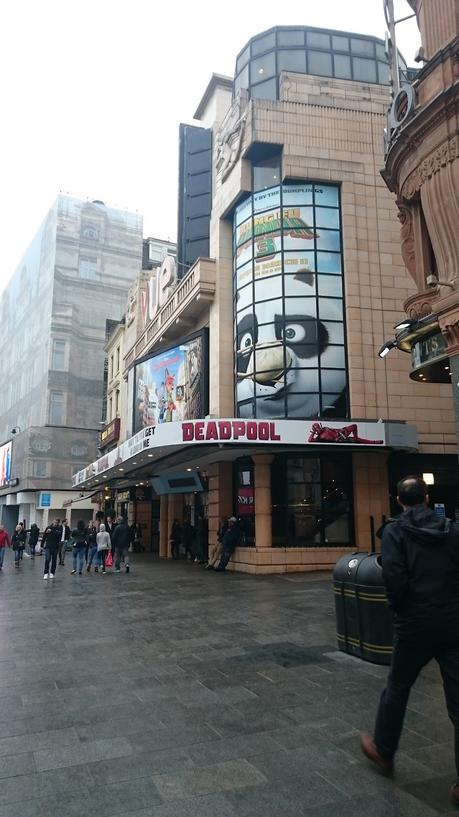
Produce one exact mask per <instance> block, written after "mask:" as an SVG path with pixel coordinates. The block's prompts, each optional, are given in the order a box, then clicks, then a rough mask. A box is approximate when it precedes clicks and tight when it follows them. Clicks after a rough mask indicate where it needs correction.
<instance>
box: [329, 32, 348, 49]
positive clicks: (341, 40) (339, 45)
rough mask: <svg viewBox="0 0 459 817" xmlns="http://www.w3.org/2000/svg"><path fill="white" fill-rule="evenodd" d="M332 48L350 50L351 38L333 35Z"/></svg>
mask: <svg viewBox="0 0 459 817" xmlns="http://www.w3.org/2000/svg"><path fill="white" fill-rule="evenodd" d="M332 48H334V49H335V50H336V51H349V40H348V38H347V37H337V36H336V35H335V34H333V36H332Z"/></svg>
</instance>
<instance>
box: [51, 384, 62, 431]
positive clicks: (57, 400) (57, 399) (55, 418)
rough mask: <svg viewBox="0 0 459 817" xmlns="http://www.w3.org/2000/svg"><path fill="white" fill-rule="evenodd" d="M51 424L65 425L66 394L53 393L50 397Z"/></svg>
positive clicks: (60, 392)
mask: <svg viewBox="0 0 459 817" xmlns="http://www.w3.org/2000/svg"><path fill="white" fill-rule="evenodd" d="M49 422H50V425H52V426H61V425H63V423H64V392H62V391H52V392H51V393H50V397H49Z"/></svg>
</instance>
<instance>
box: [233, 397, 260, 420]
mask: <svg viewBox="0 0 459 817" xmlns="http://www.w3.org/2000/svg"><path fill="white" fill-rule="evenodd" d="M255 412H256V409H255V401H254V400H241V401H240V402H238V404H237V416H238V417H256V416H257V415H256V413H255Z"/></svg>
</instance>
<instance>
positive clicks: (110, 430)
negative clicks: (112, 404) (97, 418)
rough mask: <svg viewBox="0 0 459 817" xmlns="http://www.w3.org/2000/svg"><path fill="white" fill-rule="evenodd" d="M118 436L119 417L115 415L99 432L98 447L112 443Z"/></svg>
mask: <svg viewBox="0 0 459 817" xmlns="http://www.w3.org/2000/svg"><path fill="white" fill-rule="evenodd" d="M119 438H120V418H119V417H115V419H114V420H112V421H111V423H108V425H106V426H105V428H103V429H102V431H101V432H100V441H99V448H105V447H106V446H107V445H110V443H114V442H116V441H117V440H119Z"/></svg>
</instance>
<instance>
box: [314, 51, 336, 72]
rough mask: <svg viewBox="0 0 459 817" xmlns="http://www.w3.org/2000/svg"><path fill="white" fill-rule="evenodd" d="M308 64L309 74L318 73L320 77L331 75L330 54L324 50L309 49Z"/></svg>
mask: <svg viewBox="0 0 459 817" xmlns="http://www.w3.org/2000/svg"><path fill="white" fill-rule="evenodd" d="M308 66H309V67H308V73H309V74H318V75H319V76H321V77H331V76H332V74H333V70H332V58H331V54H326V53H325V52H324V51H309V53H308Z"/></svg>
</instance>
